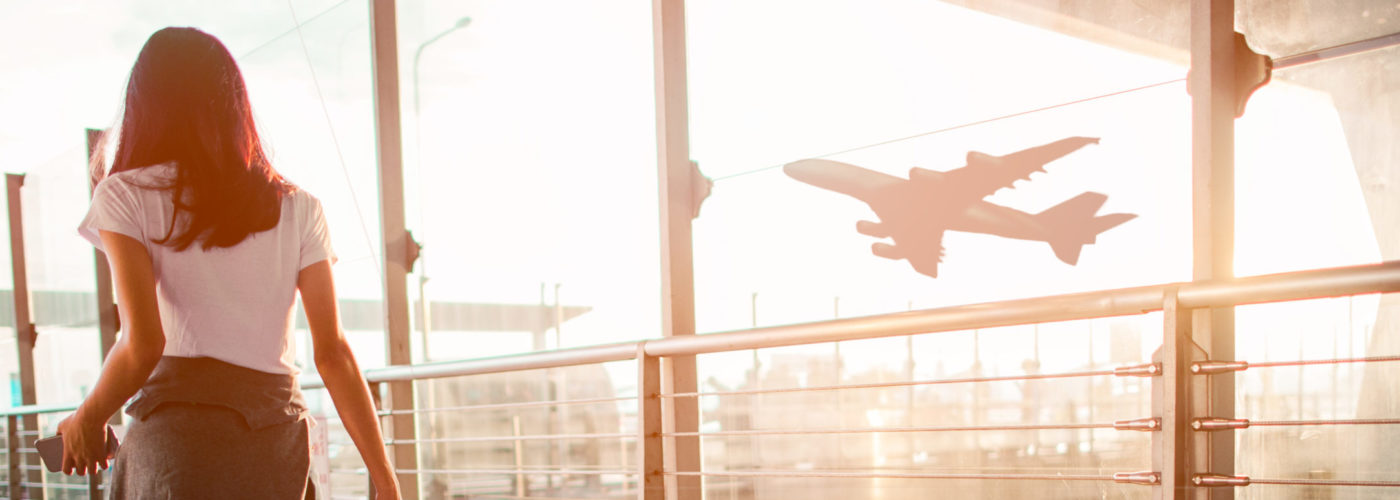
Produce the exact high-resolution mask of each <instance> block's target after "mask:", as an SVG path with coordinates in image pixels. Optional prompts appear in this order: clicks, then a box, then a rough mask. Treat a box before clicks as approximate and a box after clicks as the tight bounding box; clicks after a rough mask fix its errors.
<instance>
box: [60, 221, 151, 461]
mask: <svg viewBox="0 0 1400 500" xmlns="http://www.w3.org/2000/svg"><path fill="white" fill-rule="evenodd" d="M101 236H102V246H103V247H104V248H105V249H106V253H107V262H108V263H110V264H111V267H112V281H113V282H114V283H115V285H116V292H117V303H118V304H120V309H121V318H122V336H121V339H120V340H118V341H117V344H116V345H115V346H113V347H112V351H111V352H110V353H108V354H107V362H106V363H105V364H103V365H102V374H101V375H100V376H98V378H97V384H96V385H95V386H94V387H93V389H92V393H90V394H88V396H87V399H84V400H83V403H82V404H81V405H79V406H78V410H77V411H76V412H74V413H73V415H72V416H70V417H68V418H65V419H63V421H62V422H60V423H59V424H58V432H59V433H60V434H63V473H64V474H72V473H73V472H75V471H76V472H77V473H78V475H86V474H87V473H88V472H96V471H97V468H98V466H99V465H100V466H101V467H102V468H104V469H105V468H107V459H108V458H111V457H108V456H107V452H106V449H107V448H106V439H107V433H106V432H105V431H106V424H107V419H109V418H111V417H112V414H113V413H116V412H117V410H119V409H121V407H122V405H123V404H125V403H126V400H127V399H129V398H131V395H132V394H135V393H136V391H137V390H138V389H140V388H141V385H142V384H145V383H146V379H147V378H148V377H150V376H151V371H152V370H154V369H155V367H156V363H157V362H158V361H160V356H161V353H163V352H165V331H164V330H162V329H161V325H160V312H159V308H158V306H157V305H156V283H155V273H154V272H153V271H152V270H151V256H150V254H149V253H148V252H146V247H145V246H144V245H142V244H141V242H139V241H136V240H135V239H133V238H132V237H130V236H126V235H123V234H120V233H114V232H111V231H102V232H101Z"/></svg>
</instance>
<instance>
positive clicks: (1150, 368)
mask: <svg viewBox="0 0 1400 500" xmlns="http://www.w3.org/2000/svg"><path fill="white" fill-rule="evenodd" d="M1161 374H1162V364H1161V363H1143V364H1140V365H1131V366H1120V367H1117V368H1114V369H1113V375H1114V376H1116V377H1156V376H1158V375H1161Z"/></svg>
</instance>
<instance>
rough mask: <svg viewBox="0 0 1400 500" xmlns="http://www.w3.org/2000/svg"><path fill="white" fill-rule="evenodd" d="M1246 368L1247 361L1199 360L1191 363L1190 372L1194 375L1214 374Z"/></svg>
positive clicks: (1247, 367) (1247, 366)
mask: <svg viewBox="0 0 1400 500" xmlns="http://www.w3.org/2000/svg"><path fill="white" fill-rule="evenodd" d="M1248 369H1249V362H1248V361H1211V360H1201V361H1197V362H1195V363H1191V373H1193V374H1196V375H1215V374H1219V373H1230V372H1238V371H1244V370H1248Z"/></svg>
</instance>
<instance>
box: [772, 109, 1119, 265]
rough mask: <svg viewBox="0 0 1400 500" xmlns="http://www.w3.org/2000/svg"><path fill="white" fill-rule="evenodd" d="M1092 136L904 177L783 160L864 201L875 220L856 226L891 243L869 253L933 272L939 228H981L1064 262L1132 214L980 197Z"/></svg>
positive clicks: (1075, 202) (1085, 201)
mask: <svg viewBox="0 0 1400 500" xmlns="http://www.w3.org/2000/svg"><path fill="white" fill-rule="evenodd" d="M1098 142H1099V140H1098V138H1094V137H1069V138H1066V139H1061V140H1058V141H1055V142H1052V143H1049V144H1045V145H1042V146H1036V147H1033V148H1028V149H1024V150H1021V151H1017V152H1015V153H1011V154H1007V155H1005V156H993V155H989V154H986V153H979V152H976V151H970V152H968V153H967V166H964V167H961V168H956V169H953V170H949V171H947V172H935V171H933V170H927V169H923V168H919V167H914V168H911V169H909V179H907V180H906V179H901V178H899V177H896V176H893V175H888V174H883V173H880V172H876V171H873V170H867V169H864V168H861V167H857V166H855V165H851V164H848V163H841V162H837V161H830V160H800V161H795V162H792V163H789V164H787V165H784V166H783V172H784V173H786V174H787V175H788V176H789V177H792V178H793V179H797V180H799V181H802V182H805V183H807V184H811V185H813V186H816V187H819V188H822V189H827V190H831V191H836V192H838V193H842V194H846V195H849V196H852V197H855V198H856V199H859V200H861V201H864V202H865V203H866V204H867V205H870V208H871V209H872V210H874V211H875V215H876V216H877V217H879V219H880V221H879V222H871V221H865V220H863V221H860V222H857V223H856V231H858V232H860V233H861V234H864V235H867V236H873V237H876V238H881V239H884V238H891V239H893V240H894V244H893V245H891V244H889V243H884V242H880V243H875V244H874V245H872V246H871V252H872V253H874V254H875V255H877V256H880V257H884V258H886V259H895V260H899V259H905V260H908V261H909V264H910V265H911V266H913V267H914V270H915V271H918V272H919V273H921V274H925V275H928V276H930V277H935V278H936V277H938V264H939V263H940V262H942V260H943V232H944V231H962V232H968V233H984V234H991V235H996V236H1002V237H1005V238H1015V239H1022V240H1033V241H1044V242H1046V243H1049V244H1050V249H1051V250H1053V251H1054V252H1055V256H1056V257H1058V258H1059V259H1060V260H1062V261H1064V262H1065V263H1066V264H1069V265H1075V264H1077V263H1078V262H1079V251H1080V250H1081V249H1082V248H1083V246H1084V245H1087V244H1089V243H1093V242H1094V240H1095V238H1096V236H1097V235H1098V234H1099V233H1102V232H1104V231H1107V230H1109V229H1111V228H1113V227H1114V226H1117V225H1119V224H1122V223H1124V222H1127V221H1129V220H1132V219H1133V218H1135V217H1137V215H1134V214H1107V215H1098V216H1096V215H1095V213H1097V212H1098V211H1099V207H1102V206H1103V203H1104V201H1106V200H1108V196H1106V195H1103V194H1100V193H1094V192H1088V191H1086V192H1084V193H1083V194H1080V195H1079V196H1076V197H1074V198H1071V199H1069V200H1067V201H1065V202H1063V203H1060V204H1059V205H1055V206H1053V207H1050V208H1048V209H1046V210H1045V211H1043V212H1040V213H1037V214H1030V213H1026V212H1022V211H1020V210H1016V209H1014V208H1009V207H1004V206H1001V205H996V204H993V203H990V202H987V201H984V200H983V198H986V197H987V196H989V195H991V194H992V193H995V192H997V191H998V190H1000V189H1002V188H1009V187H1012V184H1013V183H1015V182H1016V181H1017V180H1022V179H1025V180H1029V179H1030V175H1031V174H1032V173H1035V172H1044V171H1045V164H1046V163H1049V162H1051V161H1054V160H1056V159H1058V158H1060V157H1062V156H1065V155H1067V154H1070V153H1072V152H1074V151H1076V150H1078V149H1079V148H1082V147H1084V146H1086V145H1088V144H1091V143H1092V144H1098Z"/></svg>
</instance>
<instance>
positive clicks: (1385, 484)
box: [1249, 478, 1400, 488]
mask: <svg viewBox="0 0 1400 500" xmlns="http://www.w3.org/2000/svg"><path fill="white" fill-rule="evenodd" d="M1249 482H1250V484H1272V485H1280V486H1374V487H1381V488H1400V481H1356V480H1347V479H1270V478H1264V479H1256V478H1249Z"/></svg>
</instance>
